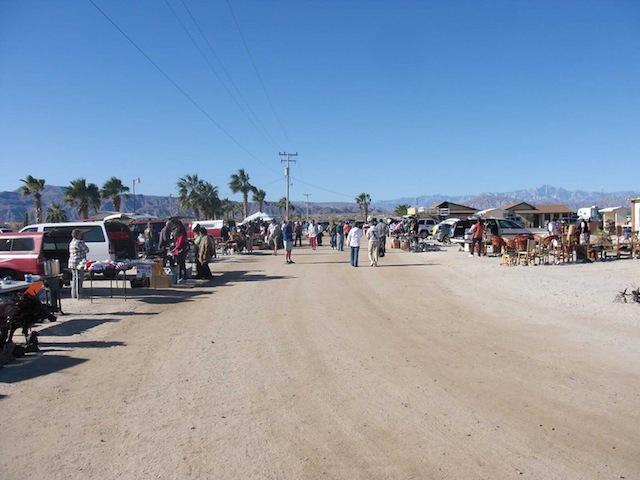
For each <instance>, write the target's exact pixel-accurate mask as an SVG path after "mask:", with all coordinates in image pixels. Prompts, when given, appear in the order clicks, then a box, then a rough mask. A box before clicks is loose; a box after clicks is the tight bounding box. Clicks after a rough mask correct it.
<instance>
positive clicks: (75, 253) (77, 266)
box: [68, 228, 89, 300]
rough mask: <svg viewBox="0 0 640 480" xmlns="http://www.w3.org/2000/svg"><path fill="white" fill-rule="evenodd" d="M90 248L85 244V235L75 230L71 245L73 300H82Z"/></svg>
mask: <svg viewBox="0 0 640 480" xmlns="http://www.w3.org/2000/svg"><path fill="white" fill-rule="evenodd" d="M87 253H89V247H88V246H87V244H86V243H84V233H83V232H82V230H80V229H78V228H75V229H73V231H72V232H71V243H69V263H68V267H69V269H70V270H71V298H75V299H77V300H80V295H81V294H82V281H83V280H84V263H85V262H86V261H87Z"/></svg>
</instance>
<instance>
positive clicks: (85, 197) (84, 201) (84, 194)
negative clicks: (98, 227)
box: [64, 178, 100, 220]
mask: <svg viewBox="0 0 640 480" xmlns="http://www.w3.org/2000/svg"><path fill="white" fill-rule="evenodd" d="M64 197H65V199H64V201H65V203H67V204H68V205H69V206H71V207H78V216H79V217H80V218H82V219H83V220H86V219H87V218H89V207H91V208H92V209H93V210H94V211H95V212H97V211H98V210H99V209H100V190H99V189H98V186H97V185H96V184H95V183H90V184H89V185H87V181H86V180H85V179H84V178H76V179H75V180H72V181H71V186H70V187H66V188H65V189H64Z"/></svg>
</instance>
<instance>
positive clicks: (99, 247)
mask: <svg viewBox="0 0 640 480" xmlns="http://www.w3.org/2000/svg"><path fill="white" fill-rule="evenodd" d="M128 223H129V222H127V221H126V217H123V216H115V217H114V218H112V219H109V218H106V219H104V220H99V221H87V222H63V223H38V224H34V225H27V226H26V227H24V228H23V229H21V230H20V232H23V233H28V232H48V233H50V234H51V235H50V236H51V238H54V239H55V242H56V249H59V248H60V249H61V248H66V256H67V258H68V256H69V243H70V242H71V232H72V231H73V230H74V229H80V230H82V231H83V232H84V241H85V243H86V244H87V246H88V247H89V255H88V257H89V258H90V259H93V260H100V261H104V260H112V261H118V260H125V259H134V258H138V254H137V251H136V240H135V237H134V234H133V232H132V231H131V230H129V226H128ZM65 264H66V260H65ZM61 266H62V265H61Z"/></svg>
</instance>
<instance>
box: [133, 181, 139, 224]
mask: <svg viewBox="0 0 640 480" xmlns="http://www.w3.org/2000/svg"><path fill="white" fill-rule="evenodd" d="M136 183H140V177H138V178H134V179H133V214H134V215H135V214H136Z"/></svg>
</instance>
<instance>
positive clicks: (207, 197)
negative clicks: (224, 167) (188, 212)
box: [196, 181, 220, 220]
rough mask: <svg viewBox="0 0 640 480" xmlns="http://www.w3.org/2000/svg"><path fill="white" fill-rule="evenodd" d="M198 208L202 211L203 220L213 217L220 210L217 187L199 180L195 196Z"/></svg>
mask: <svg viewBox="0 0 640 480" xmlns="http://www.w3.org/2000/svg"><path fill="white" fill-rule="evenodd" d="M196 203H197V206H198V209H199V210H200V211H201V212H202V213H203V215H204V217H205V220H210V219H215V218H216V217H217V216H218V213H219V212H220V197H218V187H214V186H213V185H211V184H210V183H209V182H202V181H201V182H200V185H199V186H198V192H197V196H196Z"/></svg>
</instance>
